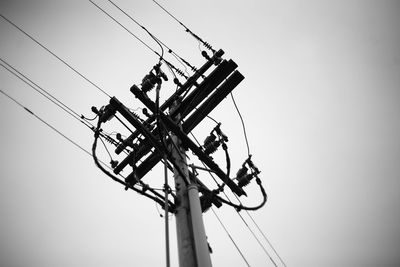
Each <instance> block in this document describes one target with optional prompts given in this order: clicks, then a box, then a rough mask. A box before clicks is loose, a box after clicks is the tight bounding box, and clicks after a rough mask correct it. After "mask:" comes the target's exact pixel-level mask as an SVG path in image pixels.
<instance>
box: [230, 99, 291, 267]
mask: <svg viewBox="0 0 400 267" xmlns="http://www.w3.org/2000/svg"><path fill="white" fill-rule="evenodd" d="M230 95H231V98H232V102H233V104H234V106H235V109H236V111H237V113H238V115H239V117H240V120H241V123H242V128H243V134H244V138H245V141H246V146H247V154H248V156H250V147H249V141H248V138H247V134H246V127H245V123H244V120H243V117H242V114H241V113H240V110H239V108H238V106H237V104H236V101H235V98H234V96H233V93H232V92H231V93H230ZM235 197H236V199H237V200H238V201H239V203H241V201H240V199H239V198H238V197H237V196H236V195H235ZM246 213H247V215H248V216H249V217H250V219H251V220H252V221H253V223H254V225H255V226H256V227H257V229H258V231H259V232H260V233H261V234H262V236H263V237H264V239H265V241H266V242H267V243H268V245H269V246H270V247H271V248H272V250H273V251H274V253H275V254H276V256H277V257H278V258H279V260H280V261H281V263H282V264H283V265H284V266H286V264H285V262H284V261H283V259H282V258H281V256H280V255H279V253H278V252H277V251H276V249H275V248H274V246H273V245H272V244H271V242H270V241H269V240H268V238H267V236H266V235H265V234H264V232H263V231H262V230H261V228H260V227H259V226H258V224H257V223H256V221H255V220H254V219H253V217H252V216H251V215H250V213H249V211H248V210H246ZM238 214H239V212H238ZM239 216H240V217H241V218H242V220H243V222H244V223H245V224H246V225H247V223H246V222H245V220H244V219H243V217H242V216H241V215H240V214H239ZM247 227H248V228H249V230H250V231H251V232H252V230H251V229H250V227H249V226H248V225H247ZM252 234H253V236H254V237H256V236H255V234H254V233H253V232H252ZM257 242H258V243H259V244H260V241H259V240H258V238H257ZM260 245H261V244H260ZM262 247H263V246H262ZM263 250H264V251H266V250H265V248H264V247H263ZM268 257H270V258H271V256H270V255H269V253H268ZM271 260H272V259H271ZM274 264H275V266H276V263H274Z"/></svg>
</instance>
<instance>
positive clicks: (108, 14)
mask: <svg viewBox="0 0 400 267" xmlns="http://www.w3.org/2000/svg"><path fill="white" fill-rule="evenodd" d="M89 2H90V3H92V4H93V5H94V6H95V7H97V8H98V9H99V10H100V11H102V12H103V13H104V14H106V15H107V16H108V17H109V18H110V19H112V20H113V21H114V22H115V23H117V24H118V25H119V26H121V27H122V28H123V29H124V30H125V31H127V32H128V33H129V34H130V35H131V36H132V37H134V38H136V40H138V41H139V42H140V43H142V44H143V45H144V46H146V47H147V48H148V49H149V50H150V51H152V52H153V53H155V54H156V55H157V56H158V57H160V58H161V57H162V56H161V55H160V54H159V53H158V52H157V51H155V50H154V49H153V48H151V47H150V46H149V45H148V44H146V43H145V42H144V41H143V40H142V39H140V38H139V37H138V36H137V35H135V34H134V33H133V32H132V31H130V30H129V29H128V28H127V27H125V26H124V25H122V23H120V22H119V21H118V20H116V19H115V18H114V17H113V16H111V15H110V13H108V12H107V11H105V10H104V9H103V8H101V7H100V6H99V5H97V4H96V3H95V2H93V1H92V0H89Z"/></svg>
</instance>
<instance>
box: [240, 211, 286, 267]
mask: <svg viewBox="0 0 400 267" xmlns="http://www.w3.org/2000/svg"><path fill="white" fill-rule="evenodd" d="M246 213H247V215H248V216H249V217H250V219H251V220H252V221H253V223H254V225H255V226H256V227H257V229H258V231H259V232H260V233H261V235H262V236H263V237H264V239H265V241H267V243H268V244H269V246H270V247H271V248H272V250H273V251H274V253H275V254H276V256H278V258H279V260H280V261H281V262H282V264H283V266H285V267H286V263H285V262H284V261H283V259H282V258H281V256H280V255H279V253H278V252H277V251H276V250H275V248H274V246H273V245H272V244H271V242H270V241H269V239H268V238H267V236H266V235H265V234H264V232H263V231H262V230H261V228H260V227H259V226H258V224H257V223H256V221H255V220H254V218H253V217H252V216H251V215H250V212H249V211H247V210H246Z"/></svg>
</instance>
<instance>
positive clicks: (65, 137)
mask: <svg viewBox="0 0 400 267" xmlns="http://www.w3.org/2000/svg"><path fill="white" fill-rule="evenodd" d="M0 92H1V93H2V94H3V95H5V96H6V97H7V98H9V99H10V100H12V101H13V102H14V103H15V104H17V105H18V106H20V107H21V108H23V109H25V111H27V112H28V113H30V114H31V115H32V116H34V117H35V118H36V119H38V120H39V121H41V122H42V123H44V124H45V125H46V126H47V127H49V128H50V129H52V130H53V131H55V132H56V133H58V134H59V135H60V136H62V137H63V138H64V139H66V140H67V141H68V142H70V143H71V144H73V145H74V146H76V147H77V148H79V149H80V150H82V151H83V152H85V153H86V154H88V155H89V156H92V154H91V153H90V152H89V151H87V150H86V149H85V148H83V147H82V146H81V145H79V144H78V143H76V142H75V141H74V140H72V139H71V138H69V137H68V136H66V135H65V134H63V133H62V132H60V131H59V130H57V129H56V128H55V127H54V126H52V125H51V124H50V123H48V122H46V121H45V120H44V119H42V118H41V117H39V116H38V115H36V114H35V113H33V111H32V110H30V109H28V108H27V107H25V106H24V105H23V104H21V103H20V102H18V101H17V100H16V99H15V98H13V97H11V96H10V95H8V94H7V93H5V92H4V91H3V90H1V89H0ZM103 164H104V163H103Z"/></svg>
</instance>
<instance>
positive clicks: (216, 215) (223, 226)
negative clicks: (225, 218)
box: [211, 207, 250, 267]
mask: <svg viewBox="0 0 400 267" xmlns="http://www.w3.org/2000/svg"><path fill="white" fill-rule="evenodd" d="M211 210H212V212H213V213H214V215H215V217H216V218H217V220H218V222H219V224H220V225H221V226H222V228H223V229H224V231H225V233H226V234H227V235H228V237H229V239H230V240H231V241H232V243H233V245H234V246H235V248H236V250H237V251H238V252H239V254H240V256H241V257H242V259H243V260H244V261H245V262H246V265H247V266H249V267H250V264H249V262H248V261H247V259H246V257H245V256H244V255H243V253H242V251H241V250H240V248H239V247H238V245H237V244H236V242H235V240H233V238H232V236H231V234H230V233H229V232H228V229H226V227H225V225H224V224H223V223H222V221H221V219H220V218H219V216H218V214H217V213H216V212H215V211H214V209H213V207H211Z"/></svg>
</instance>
